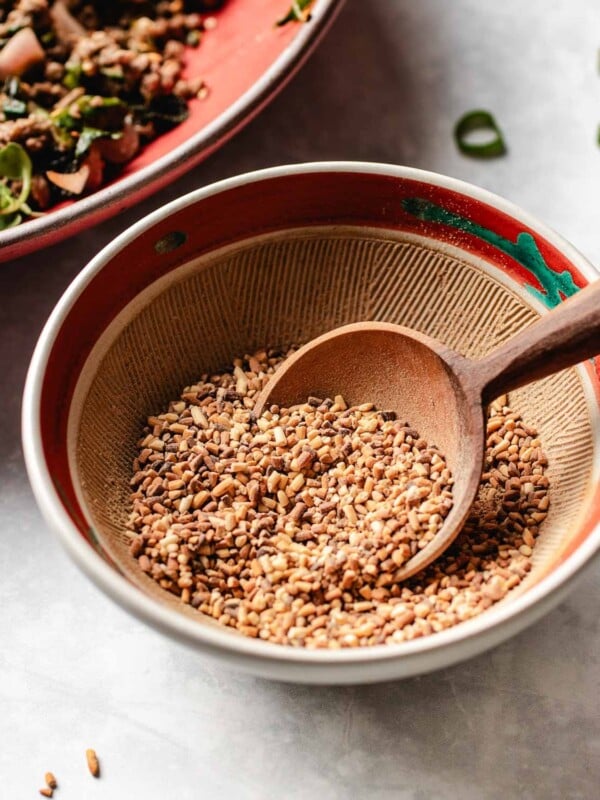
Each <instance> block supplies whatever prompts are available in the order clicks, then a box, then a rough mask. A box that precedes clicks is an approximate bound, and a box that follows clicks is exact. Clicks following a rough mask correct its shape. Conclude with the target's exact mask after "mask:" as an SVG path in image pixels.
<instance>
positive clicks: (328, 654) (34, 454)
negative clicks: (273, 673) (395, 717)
mask: <svg viewBox="0 0 600 800" xmlns="http://www.w3.org/2000/svg"><path fill="white" fill-rule="evenodd" d="M324 172H333V173H335V172H345V173H348V172H351V173H352V172H354V173H363V174H373V175H382V176H387V177H393V178H403V179H409V180H415V181H421V182H424V183H431V184H433V185H435V186H439V187H441V188H445V189H449V190H451V191H455V192H457V193H460V194H463V195H465V196H467V197H471V198H473V199H475V200H478V201H480V202H482V203H485V204H487V205H489V206H491V207H493V208H495V209H497V210H498V211H500V212H503V213H505V214H507V215H508V216H510V217H512V218H513V219H515V220H518V221H520V222H523V224H524V225H526V226H527V227H528V228H530V229H532V230H534V231H536V232H537V233H539V234H540V235H541V236H542V237H544V238H545V239H546V240H547V241H548V242H550V243H551V244H553V245H554V246H555V247H556V248H557V249H558V250H560V251H561V252H562V253H563V254H564V255H565V256H566V257H567V258H568V259H569V260H570V261H571V262H572V263H573V264H574V266H575V267H576V268H577V269H578V270H579V271H580V272H581V273H582V274H583V275H584V276H585V277H586V278H587V279H588V280H590V281H593V280H596V279H598V272H597V271H596V270H595V269H594V267H593V266H592V265H591V264H590V263H589V262H588V261H587V259H586V258H585V257H584V256H583V255H582V254H581V253H580V252H579V251H578V250H577V249H576V248H575V247H573V246H572V245H571V244H570V243H569V242H568V241H567V240H565V239H564V238H563V237H562V236H560V235H559V234H557V233H556V232H555V231H553V230H552V229H551V228H548V227H547V226H545V225H544V224H543V223H541V222H539V221H538V220H537V219H535V218H534V217H533V216H531V215H529V214H528V213H527V212H525V211H523V210H522V209H521V208H519V207H518V206H516V205H514V204H513V203H511V202H509V201H508V200H504V199H503V198H501V197H499V196H498V195H495V194H493V193H492V192H489V191H487V190H486V189H481V188H479V187H477V186H474V185H472V184H469V183H466V182H463V181H460V180H458V179H456V178H450V177H447V176H445V175H440V174H437V173H434V172H428V171H425V170H420V169H416V168H413V167H402V166H394V165H391V164H381V163H365V162H353V161H325V162H310V163H306V164H294V165H284V166H278V167H271V168H269V169H264V170H256V171H253V172H248V173H245V174H242V175H239V176H235V177H233V178H227V179H225V180H222V181H218V182H217V183H213V184H211V185H209V186H206V187H204V188H201V189H197V190H195V191H193V192H190V193H188V194H186V195H184V196H182V197H179V198H177V199H176V200H173V201H172V202H171V203H169V204H168V205H166V206H164V207H163V208H161V209H158V210H157V211H154V212H153V213H152V214H150V215H148V216H147V217H145V218H143V219H142V220H139V221H138V222H137V223H135V224H134V225H132V226H131V227H129V228H128V229H127V230H126V231H124V232H123V233H121V234H120V235H119V236H118V237H116V238H115V239H114V240H113V241H112V242H111V243H109V244H108V245H107V246H106V247H104V248H103V249H102V250H101V251H100V252H99V253H98V255H96V256H95V257H94V258H93V259H92V260H91V261H90V262H89V264H88V265H87V266H86V267H84V269H83V270H82V271H81V272H80V273H79V275H78V276H77V277H76V278H75V279H74V280H73V281H72V283H71V284H70V286H69V287H68V288H67V289H66V291H65V292H64V294H63V295H62V297H61V299H60V300H59V302H58V303H57V305H56V307H55V308H54V310H53V312H52V314H51V315H50V317H49V319H48V321H47V322H46V325H45V326H44V328H43V330H42V333H41V334H40V337H39V340H38V343H37V345H36V348H35V351H34V354H33V357H32V360H31V364H30V366H29V370H28V373H27V378H26V383H25V390H24V395H23V407H22V429H23V450H24V455H25V463H26V467H27V472H28V475H29V480H30V482H31V486H32V489H33V493H34V495H35V497H36V500H37V502H38V504H39V506H40V509H41V511H42V513H43V515H44V517H45V519H46V521H47V522H48V524H49V525H50V527H51V528H52V529H54V530H55V532H56V533H57V534H58V537H59V538H60V540H61V542H62V543H63V545H64V547H65V548H66V550H67V552H68V553H69V554H70V555H71V557H72V558H73V560H74V561H75V562H76V563H77V564H78V566H79V567H80V568H81V569H82V570H83V571H84V572H85V573H86V574H87V575H88V576H89V577H90V578H91V579H92V580H93V581H94V583H96V585H97V586H98V587H99V588H101V589H102V590H103V591H104V592H105V593H106V594H108V595H109V596H110V597H111V598H112V599H113V600H115V601H116V602H117V603H118V604H119V605H121V606H123V607H124V608H126V609H127V610H129V611H130V612H131V613H133V614H134V615H135V616H137V617H138V618H140V619H142V620H144V621H145V622H147V623H149V624H151V625H152V626H154V627H155V628H158V629H160V630H162V631H165V632H167V633H169V634H170V635H172V636H174V637H175V638H177V639H179V640H180V641H183V642H185V643H187V644H190V645H193V646H195V647H196V648H202V649H205V650H206V651H208V652H211V651H212V652H213V653H214V654H219V653H220V654H222V655H225V654H229V655H231V656H235V655H239V656H242V657H246V658H248V657H250V658H253V659H255V660H257V661H263V662H264V661H265V660H266V661H271V662H280V663H281V662H292V663H295V664H304V665H306V666H309V665H314V666H315V667H316V666H320V667H332V668H333V667H341V666H344V665H357V664H366V663H370V664H373V663H375V662H388V661H390V660H396V659H398V660H402V659H407V658H408V657H410V656H417V655H421V656H422V655H425V654H426V653H433V652H438V651H440V650H443V649H445V648H448V649H450V647H451V646H452V645H454V646H456V645H459V644H461V643H464V642H465V641H466V640H469V641H472V640H474V639H476V638H483V637H484V635H487V637H488V638H489V635H490V633H491V632H492V630H495V631H496V632H498V636H497V639H498V640H500V638H501V636H500V634H499V629H501V628H508V627H509V626H510V625H511V623H512V624H513V625H514V618H515V617H517V616H519V617H521V622H522V624H521V625H520V627H525V625H526V624H527V622H525V621H523V620H524V619H525V618H526V617H527V618H529V619H530V621H533V620H534V619H535V618H537V617H539V616H541V613H542V612H540V610H539V609H537V613H536V611H535V607H536V606H537V605H538V604H539V603H540V602H541V601H542V600H544V599H545V598H547V602H546V604H545V605H546V606H549V604H550V598H549V596H550V595H552V594H556V593H559V590H560V589H561V587H564V584H565V583H566V582H567V581H568V580H569V579H572V578H574V577H575V576H576V575H577V574H578V573H579V572H580V571H581V570H582V569H583V568H584V567H585V566H587V565H588V563H589V561H590V560H591V559H592V557H593V556H594V555H595V554H597V553H598V551H599V550H600V524H598V525H596V526H595V527H594V528H593V530H592V531H590V533H589V534H588V536H587V538H586V539H585V541H584V542H583V543H582V544H581V545H579V546H578V547H577V549H576V550H575V551H574V552H573V553H572V554H571V555H569V556H568V557H567V558H566V559H565V561H564V562H563V563H562V564H560V565H559V566H557V567H556V568H555V569H554V570H553V571H552V572H551V573H550V574H548V575H546V576H545V577H543V578H542V579H541V580H540V582H539V583H537V584H535V585H534V586H533V587H531V589H529V590H528V591H527V592H525V593H524V594H523V595H521V596H520V597H517V598H515V599H514V600H513V601H511V603H510V604H506V605H499V606H495V607H494V606H493V607H492V608H490V609H488V610H487V611H486V612H485V614H483V615H480V616H478V617H475V618H473V619H470V620H467V621H465V622H461V623H460V624H459V625H456V626H454V627H452V628H449V629H447V630H444V631H441V632H439V633H436V634H435V635H431V636H426V637H422V638H418V639H413V640H411V641H408V642H401V643H398V644H397V645H373V646H370V647H365V648H347V649H346V648H345V649H341V650H335V651H330V650H307V649H305V648H294V647H287V646H282V645H278V644H273V643H270V642H264V641H261V640H257V639H250V638H246V637H244V636H235V635H232V633H231V632H230V631H227V630H222V631H221V630H219V628H218V627H216V626H215V627H212V626H208V625H199V624H198V623H197V622H196V621H195V620H194V619H191V618H189V617H187V616H184V615H183V614H179V613H178V612H177V611H175V610H172V609H169V608H167V607H166V606H164V605H162V604H160V603H159V602H157V601H156V600H155V599H153V598H151V597H150V596H149V595H146V594H144V592H143V591H142V590H140V589H139V588H138V587H136V586H135V585H134V584H132V583H130V582H129V581H128V580H127V578H126V577H124V576H123V575H121V574H120V573H119V572H118V571H116V570H115V569H113V568H112V567H111V566H110V565H109V564H108V563H107V562H106V561H105V560H104V559H103V558H102V556H100V555H99V554H98V553H97V552H96V551H95V550H94V549H93V548H92V547H91V546H90V544H89V542H87V541H86V540H85V539H84V538H83V537H82V535H81V533H80V531H79V530H78V528H77V527H76V526H75V524H74V523H73V522H72V520H71V519H70V517H69V516H68V514H67V513H66V511H65V509H64V506H63V504H62V501H61V499H60V497H59V495H58V494H57V492H56V491H55V489H54V484H53V482H52V477H51V474H50V472H49V470H48V467H47V464H46V461H45V457H44V453H43V449H42V444H41V431H40V400H41V389H42V385H43V382H44V376H45V371H46V365H47V359H48V356H49V354H50V351H51V349H52V346H53V344H54V341H55V339H56V336H57V334H58V331H59V330H60V327H61V325H62V322H63V320H64V319H65V317H66V315H67V314H68V312H69V311H70V310H71V308H72V307H73V305H74V304H75V303H76V301H77V298H78V297H79V295H80V294H81V293H82V291H83V290H84V288H85V287H86V286H87V285H88V283H89V282H90V281H91V280H92V279H93V277H94V276H95V275H96V274H97V273H98V272H100V271H101V270H102V268H103V267H104V265H105V264H106V263H107V262H108V261H110V260H111V259H112V258H113V257H114V256H115V254H116V253H118V252H119V251H120V250H121V249H123V248H124V247H125V246H126V245H127V244H129V243H130V242H131V241H132V240H134V239H136V238H137V237H138V236H139V235H140V234H141V233H142V232H143V231H145V230H147V229H148V228H151V227H152V226H153V225H155V224H156V223H157V222H159V221H161V220H164V219H165V218H166V217H167V216H169V215H170V214H172V213H174V212H177V211H179V210H181V209H182V208H185V207H186V206H188V205H191V204H194V203H197V202H199V201H201V200H203V199H204V198H207V197H210V196H211V195H214V194H218V193H220V192H224V191H228V190H230V189H235V188H237V187H239V186H242V185H245V184H250V183H256V182H259V181H262V180H268V179H272V178H280V177H286V176H289V175H294V174H310V173H314V174H318V173H324ZM565 590H566V587H564V588H563V592H560V593H559V594H560V595H561V596H562V595H564V594H565ZM558 599H560V597H559V598H558ZM482 649H483V648H482ZM452 660H453V661H455V660H456V658H453V659H452Z"/></svg>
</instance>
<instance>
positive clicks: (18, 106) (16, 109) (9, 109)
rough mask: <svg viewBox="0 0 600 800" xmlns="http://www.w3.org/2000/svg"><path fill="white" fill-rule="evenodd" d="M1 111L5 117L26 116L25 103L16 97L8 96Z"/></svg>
mask: <svg viewBox="0 0 600 800" xmlns="http://www.w3.org/2000/svg"><path fill="white" fill-rule="evenodd" d="M2 111H3V112H4V116H5V117H6V119H19V117H26V116H27V104H26V103H24V102H23V101H22V100H17V98H16V97H10V98H9V99H8V100H5V101H4V103H3V105H2Z"/></svg>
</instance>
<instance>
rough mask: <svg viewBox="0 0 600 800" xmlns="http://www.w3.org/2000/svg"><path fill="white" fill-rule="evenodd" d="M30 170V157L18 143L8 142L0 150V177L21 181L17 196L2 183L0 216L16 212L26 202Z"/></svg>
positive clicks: (29, 184)
mask: <svg viewBox="0 0 600 800" xmlns="http://www.w3.org/2000/svg"><path fill="white" fill-rule="evenodd" d="M31 172H32V166H31V159H30V158H29V156H28V155H27V153H26V152H25V150H24V149H23V148H22V147H21V145H20V144H17V143H16V142H9V143H8V144H7V145H5V146H4V147H3V148H2V149H1V150H0V178H5V179H7V180H9V181H20V182H21V191H20V192H19V194H18V196H17V197H14V196H13V195H11V194H10V193H9V192H7V191H6V185H3V193H2V196H1V197H0V216H2V217H4V216H8V215H9V214H15V213H17V212H18V211H20V210H21V208H22V207H23V204H24V203H26V202H27V200H28V198H29V192H30V190H31Z"/></svg>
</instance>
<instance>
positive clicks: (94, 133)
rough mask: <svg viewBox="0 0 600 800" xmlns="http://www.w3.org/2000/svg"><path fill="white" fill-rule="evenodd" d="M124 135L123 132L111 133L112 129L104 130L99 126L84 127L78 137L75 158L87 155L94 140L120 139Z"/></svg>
mask: <svg viewBox="0 0 600 800" xmlns="http://www.w3.org/2000/svg"><path fill="white" fill-rule="evenodd" d="M122 136H123V134H122V133H121V132H119V133H111V132H110V131H103V130H100V129H99V128H83V130H82V131H81V133H80V134H79V138H78V139H77V144H76V145H75V158H81V157H82V156H84V155H86V153H87V152H88V150H89V149H90V147H91V146H92V142H94V141H95V140H96V139H120V138H121V137H122Z"/></svg>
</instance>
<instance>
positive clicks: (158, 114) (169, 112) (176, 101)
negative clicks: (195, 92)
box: [132, 94, 189, 133]
mask: <svg viewBox="0 0 600 800" xmlns="http://www.w3.org/2000/svg"><path fill="white" fill-rule="evenodd" d="M132 111H133V113H134V118H135V119H136V120H138V121H139V122H141V123H145V122H152V123H153V125H154V128H155V130H156V132H157V133H165V131H168V130H170V129H171V128H174V127H175V125H179V123H180V122H183V121H184V120H185V119H187V117H188V113H189V112H188V108H187V104H186V102H185V101H184V100H182V99H181V98H180V97H177V95H174V94H170V95H159V96H158V97H155V98H154V99H153V100H152V102H151V103H150V105H149V106H132Z"/></svg>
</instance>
